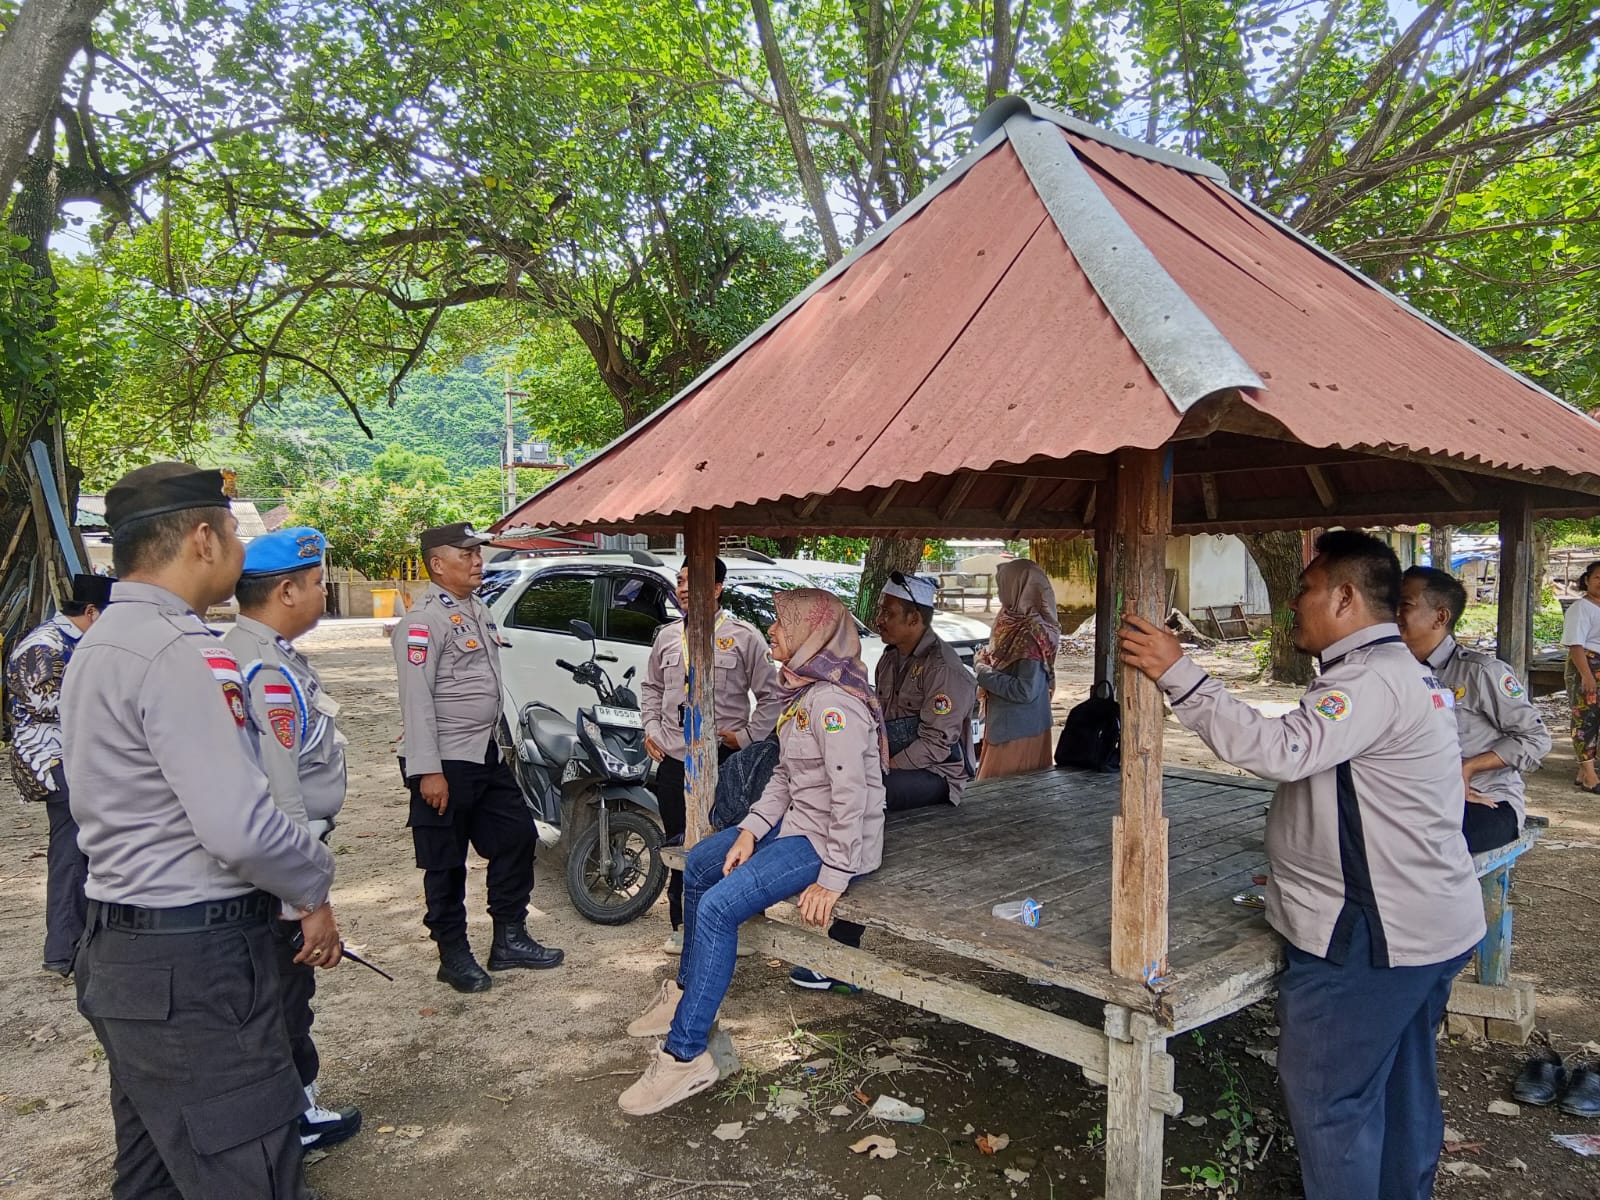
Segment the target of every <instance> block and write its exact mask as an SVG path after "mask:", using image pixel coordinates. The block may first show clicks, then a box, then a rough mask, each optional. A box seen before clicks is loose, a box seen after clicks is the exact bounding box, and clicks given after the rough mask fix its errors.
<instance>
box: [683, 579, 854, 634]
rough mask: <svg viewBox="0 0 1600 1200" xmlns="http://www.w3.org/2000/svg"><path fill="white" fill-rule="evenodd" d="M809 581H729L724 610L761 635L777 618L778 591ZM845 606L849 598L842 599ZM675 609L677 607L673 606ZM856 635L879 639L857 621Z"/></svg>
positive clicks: (802, 585) (724, 593)
mask: <svg viewBox="0 0 1600 1200" xmlns="http://www.w3.org/2000/svg"><path fill="white" fill-rule="evenodd" d="M806 586H808V584H807V581H806V580H803V579H799V578H784V577H782V576H776V575H775V576H774V577H773V578H771V579H762V580H753V579H740V580H737V581H734V580H729V581H728V583H727V584H726V585H725V586H724V587H723V589H722V607H724V608H726V609H727V610H728V611H729V612H731V613H732V614H733V615H734V616H736V617H738V618H739V620H741V621H745V622H747V623H748V624H751V625H754V626H755V627H756V628H757V629H759V630H760V631H761V632H762V634H765V633H766V632H767V630H768V629H769V628H770V627H771V626H772V623H773V622H774V621H776V620H777V619H778V609H777V606H776V604H775V603H774V601H773V597H774V596H776V595H777V594H778V593H779V592H786V591H788V590H789V589H790V588H797V587H806ZM840 599H842V600H844V601H845V603H846V604H848V603H849V601H850V598H849V597H847V596H841V597H840ZM674 608H676V605H675V604H674ZM856 632H857V633H858V634H860V635H861V636H862V637H864V638H870V637H876V636H877V634H875V633H873V632H872V631H871V630H870V629H868V628H867V627H866V626H865V625H863V624H862V623H861V622H860V621H857V622H856Z"/></svg>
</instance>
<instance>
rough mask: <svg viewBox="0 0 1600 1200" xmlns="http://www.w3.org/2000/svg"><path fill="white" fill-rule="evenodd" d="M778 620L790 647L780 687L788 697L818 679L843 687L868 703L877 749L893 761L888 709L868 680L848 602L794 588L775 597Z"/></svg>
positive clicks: (818, 589)
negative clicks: (885, 719)
mask: <svg viewBox="0 0 1600 1200" xmlns="http://www.w3.org/2000/svg"><path fill="white" fill-rule="evenodd" d="M773 600H774V603H775V605H776V607H777V610H778V624H780V625H782V626H783V632H784V637H785V640H787V641H788V643H789V647H790V653H789V661H788V662H786V663H784V664H783V671H782V676H781V679H780V684H779V686H780V687H781V688H782V690H783V693H784V695H785V696H786V697H788V698H789V700H791V701H793V700H795V699H796V698H798V697H799V695H800V693H801V692H803V691H805V690H806V689H807V688H809V687H810V686H811V685H812V684H814V683H831V684H834V685H836V686H837V687H841V688H843V689H844V690H845V691H847V692H849V693H850V694H851V695H852V696H854V697H855V698H856V699H858V700H860V701H861V702H862V703H863V704H865V705H866V706H867V710H868V711H869V712H871V713H872V719H873V720H874V721H875V722H876V723H877V726H878V749H879V750H880V751H881V753H882V754H883V761H884V762H888V761H889V739H888V737H887V735H886V734H885V732H884V726H883V709H882V708H881V707H879V705H878V697H877V695H876V694H875V693H874V692H873V690H872V684H871V682H870V681H869V680H868V679H867V668H866V665H865V664H864V663H863V662H862V661H861V638H860V636H859V635H858V634H857V633H856V623H855V618H853V617H852V616H851V615H850V610H849V609H847V608H846V607H845V606H844V602H843V601H842V600H840V599H839V597H837V596H835V595H834V594H833V593H832V592H825V591H823V590H821V589H820V588H793V589H791V590H789V591H784V592H779V593H777V595H776V596H774V597H773Z"/></svg>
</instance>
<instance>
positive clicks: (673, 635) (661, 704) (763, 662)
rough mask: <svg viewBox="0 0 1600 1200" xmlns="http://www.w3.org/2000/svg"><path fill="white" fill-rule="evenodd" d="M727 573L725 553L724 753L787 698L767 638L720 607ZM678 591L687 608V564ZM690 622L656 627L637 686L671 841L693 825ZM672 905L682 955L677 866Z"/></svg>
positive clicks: (719, 573)
mask: <svg viewBox="0 0 1600 1200" xmlns="http://www.w3.org/2000/svg"><path fill="white" fill-rule="evenodd" d="M727 578H728V564H727V563H725V562H723V561H722V560H721V559H720V558H719V559H717V567H716V580H717V582H716V590H715V591H714V592H713V593H712V598H713V601H712V602H713V603H715V604H716V605H717V615H716V634H715V637H716V649H715V651H714V654H715V657H716V670H715V672H713V676H712V677H713V680H714V684H715V689H716V693H715V698H716V703H715V709H716V712H715V720H716V733H717V755H718V757H719V759H725V758H727V757H728V755H730V754H732V753H733V752H734V751H736V750H742V749H744V748H745V747H746V746H748V745H750V744H751V743H753V742H759V741H761V740H762V739H763V738H765V737H767V736H768V735H769V734H771V733H772V731H773V729H774V728H775V727H776V726H777V723H778V710H779V709H780V708H781V707H782V699H783V698H782V697H781V696H780V695H779V694H778V668H777V667H776V665H774V663H773V661H772V651H771V649H770V648H769V647H768V646H767V639H766V638H764V637H763V636H762V635H761V633H760V631H759V630H757V629H756V627H755V626H754V625H749V624H746V623H745V622H744V621H741V620H739V619H738V618H737V617H735V616H734V615H733V614H732V613H730V612H728V611H727V610H726V609H724V608H722V606H721V603H722V588H723V584H724V581H725V580H726V579H727ZM677 596H678V606H679V607H680V608H682V609H683V611H684V612H688V611H689V568H688V567H687V566H685V567H683V568H682V569H680V570H679V571H678V590H677ZM684 628H685V627H684V622H683V620H682V619H679V620H677V621H669V622H668V623H667V624H665V625H663V626H661V628H660V629H658V630H656V637H655V642H654V643H653V644H652V645H651V647H650V661H649V663H648V664H646V666H645V672H644V679H643V681H642V682H641V683H640V685H639V706H640V708H641V710H642V712H643V716H644V731H645V732H644V748H645V749H646V750H647V751H648V752H649V754H650V757H651V758H653V759H655V762H656V778H655V793H656V800H657V802H658V803H659V804H660V805H661V823H662V825H663V827H664V828H665V831H666V835H667V840H668V841H672V840H673V839H675V838H681V837H682V836H683V833H684V828H685V825H686V823H687V814H686V812H685V808H684V776H683V763H684V759H685V758H686V757H687V756H688V753H689V751H688V745H687V743H686V742H685V740H684V733H683V725H684V716H685V712H686V710H687V705H688V699H689V671H688V666H689V643H688V637H687V635H686V634H685V632H684ZM752 697H754V708H752V706H751V699H752ZM667 910H668V916H669V918H670V919H671V921H672V936H671V937H669V938H668V939H667V944H666V946H665V947H664V949H665V950H666V951H667V952H668V953H669V954H679V953H682V951H683V933H682V929H681V927H682V925H683V873H682V872H680V871H674V872H672V875H671V878H670V879H669V880H668V883H667Z"/></svg>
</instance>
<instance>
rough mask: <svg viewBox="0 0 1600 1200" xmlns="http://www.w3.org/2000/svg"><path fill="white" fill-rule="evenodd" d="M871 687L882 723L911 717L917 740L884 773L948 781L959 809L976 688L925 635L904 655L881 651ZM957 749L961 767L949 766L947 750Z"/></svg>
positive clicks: (944, 648) (947, 650)
mask: <svg viewBox="0 0 1600 1200" xmlns="http://www.w3.org/2000/svg"><path fill="white" fill-rule="evenodd" d="M873 674H874V686H875V689H876V691H877V693H878V703H879V704H881V705H882V706H883V718H884V720H886V721H894V720H897V719H899V718H901V717H917V718H919V722H920V723H919V725H918V727H917V740H916V741H914V742H912V743H911V745H909V746H907V747H906V748H905V749H904V750H901V751H900V752H899V753H898V754H896V755H895V756H894V757H893V758H891V759H890V760H889V769H890V770H897V771H898V770H905V771H932V772H933V773H934V774H936V775H943V776H944V777H945V778H946V779H948V780H949V781H950V803H952V804H959V803H961V793H962V792H963V791H964V790H965V788H966V786H967V778H968V776H967V763H969V762H971V761H973V760H974V759H975V758H976V757H977V755H976V753H975V752H974V751H973V747H972V706H973V705H974V704H976V703H977V699H978V683H977V680H975V679H974V678H973V676H972V672H971V671H968V670H967V668H966V667H965V666H964V665H963V664H962V662H961V658H960V656H959V655H958V654H956V652H955V651H954V650H953V649H952V648H951V647H950V646H949V645H948V644H947V643H946V642H945V641H943V640H942V639H941V638H940V637H939V635H938V634H936V633H934V631H933V630H931V629H929V630H927V631H926V632H925V633H924V634H923V635H922V640H921V641H919V642H918V643H917V648H916V649H915V650H913V651H912V652H911V653H910V654H909V655H906V654H901V653H900V651H899V650H898V649H896V648H895V647H894V646H886V647H885V648H884V651H883V657H882V658H880V659H879V660H878V666H877V669H876V671H874V672H873ZM952 746H960V747H961V750H962V761H959V762H951V761H949V759H950V747H952Z"/></svg>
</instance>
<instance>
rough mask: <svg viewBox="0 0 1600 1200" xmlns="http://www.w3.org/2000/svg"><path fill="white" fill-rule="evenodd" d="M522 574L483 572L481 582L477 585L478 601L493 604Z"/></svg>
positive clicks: (515, 572) (517, 572)
mask: <svg viewBox="0 0 1600 1200" xmlns="http://www.w3.org/2000/svg"><path fill="white" fill-rule="evenodd" d="M521 574H522V572H520V571H492V570H491V571H485V572H484V573H483V582H482V583H480V584H479V585H478V599H480V600H482V601H483V602H484V603H485V604H493V603H494V602H495V601H496V600H498V599H500V597H501V596H503V595H505V592H506V589H507V588H508V587H510V586H511V585H512V584H513V583H515V582H516V581H517V579H518V577H519V576H520V575H521Z"/></svg>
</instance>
